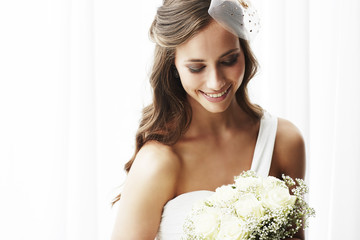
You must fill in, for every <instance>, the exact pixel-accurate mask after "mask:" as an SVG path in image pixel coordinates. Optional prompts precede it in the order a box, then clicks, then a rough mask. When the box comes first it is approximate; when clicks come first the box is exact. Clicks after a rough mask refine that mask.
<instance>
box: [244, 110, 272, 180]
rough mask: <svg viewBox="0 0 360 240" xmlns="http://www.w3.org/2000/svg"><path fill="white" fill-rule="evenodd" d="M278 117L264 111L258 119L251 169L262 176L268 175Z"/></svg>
mask: <svg viewBox="0 0 360 240" xmlns="http://www.w3.org/2000/svg"><path fill="white" fill-rule="evenodd" d="M277 124H278V119H277V117H275V116H272V115H271V114H270V113H268V112H267V111H264V114H263V117H262V118H261V120H260V129H259V133H258V137H257V141H256V145H255V151H254V156H253V160H252V163H251V170H253V171H255V172H256V173H257V174H258V175H260V176H262V177H267V176H268V175H269V171H270V166H271V159H272V156H273V151H274V144H275V138H276V131H277Z"/></svg>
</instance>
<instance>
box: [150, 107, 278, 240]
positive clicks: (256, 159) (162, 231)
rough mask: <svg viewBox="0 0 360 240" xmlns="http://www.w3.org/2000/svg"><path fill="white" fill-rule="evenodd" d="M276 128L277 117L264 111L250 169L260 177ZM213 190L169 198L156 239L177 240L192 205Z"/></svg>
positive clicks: (268, 162) (265, 173)
mask: <svg viewBox="0 0 360 240" xmlns="http://www.w3.org/2000/svg"><path fill="white" fill-rule="evenodd" d="M276 130H277V118H276V117H274V116H272V115H270V114H269V113H268V112H266V111H265V112H264V115H263V117H262V118H261V121H260V129H259V133H258V137H257V140H256V145H255V150H254V155H253V159H252V163H251V170H253V171H255V172H256V173H257V174H258V175H260V176H262V177H267V176H268V174H269V170H270V165H271V159H272V155H273V149H274V143H275V137H276ZM213 193H214V192H213V191H208V190H199V191H193V192H187V193H183V194H181V195H178V196H177V197H175V198H173V199H171V200H169V201H168V202H167V203H166V204H165V206H164V208H163V213H162V217H161V223H160V227H159V231H158V234H157V237H156V240H179V239H181V236H182V234H183V223H184V221H185V218H186V216H187V215H188V214H189V213H190V211H191V209H192V206H193V204H194V203H196V202H197V201H201V200H203V199H205V198H207V197H209V196H210V195H212V194H213Z"/></svg>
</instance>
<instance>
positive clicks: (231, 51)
mask: <svg viewBox="0 0 360 240" xmlns="http://www.w3.org/2000/svg"><path fill="white" fill-rule="evenodd" d="M237 50H239V48H234V49H231V50H229V51H227V52H226V53H224V54H222V55H221V56H220V57H219V58H222V57H225V56H226V55H229V54H230V53H233V52H235V51H237Z"/></svg>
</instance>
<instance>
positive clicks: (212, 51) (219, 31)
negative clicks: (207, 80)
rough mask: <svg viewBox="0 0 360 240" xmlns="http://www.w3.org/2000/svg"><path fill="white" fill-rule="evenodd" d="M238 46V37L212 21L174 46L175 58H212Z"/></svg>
mask: <svg viewBox="0 0 360 240" xmlns="http://www.w3.org/2000/svg"><path fill="white" fill-rule="evenodd" d="M235 48H240V43H239V38H238V37H237V36H235V35H234V34H232V33H230V32H229V31H227V30H226V29H224V28H223V27H222V26H221V25H220V24H218V23H217V22H215V21H212V22H211V23H210V24H209V25H208V26H207V27H206V28H205V29H203V30H202V31H200V32H199V33H198V34H196V35H195V36H194V37H192V38H191V39H189V40H188V41H186V42H185V43H183V44H181V45H180V46H178V47H177V48H176V51H175V58H177V59H178V60H180V61H181V60H185V59H187V58H195V59H197V58H199V59H203V58H205V59H207V58H209V59H212V58H218V57H220V56H221V55H223V54H224V53H225V52H227V51H229V50H230V49H235Z"/></svg>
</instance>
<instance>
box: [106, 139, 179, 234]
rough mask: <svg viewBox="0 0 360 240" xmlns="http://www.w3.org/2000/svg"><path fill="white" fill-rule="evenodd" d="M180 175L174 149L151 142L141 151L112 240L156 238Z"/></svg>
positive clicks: (130, 175) (134, 166) (125, 186)
mask: <svg viewBox="0 0 360 240" xmlns="http://www.w3.org/2000/svg"><path fill="white" fill-rule="evenodd" d="M179 171H180V164H179V160H178V157H177V155H176V154H175V153H174V151H173V150H172V148H171V147H169V146H166V145H164V144H161V143H158V142H148V143H146V144H145V145H144V146H143V147H142V148H141V149H140V151H139V152H138V154H137V155H136V158H135V160H134V163H133V165H132V167H131V169H130V171H129V173H128V176H127V179H126V182H125V185H124V188H123V191H122V193H121V198H120V200H119V210H118V216H117V219H116V224H115V228H114V232H113V238H112V239H154V238H155V235H156V232H157V230H158V227H159V224H160V220H161V214H162V210H163V207H164V205H165V204H166V202H167V201H169V200H170V199H172V198H173V197H174V196H175V192H176V185H177V175H178V173H179ZM125 236H126V237H125Z"/></svg>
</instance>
